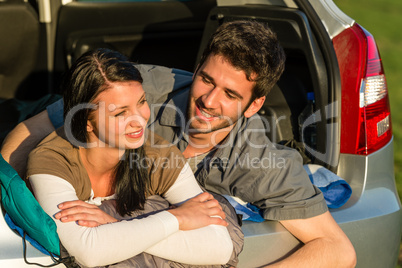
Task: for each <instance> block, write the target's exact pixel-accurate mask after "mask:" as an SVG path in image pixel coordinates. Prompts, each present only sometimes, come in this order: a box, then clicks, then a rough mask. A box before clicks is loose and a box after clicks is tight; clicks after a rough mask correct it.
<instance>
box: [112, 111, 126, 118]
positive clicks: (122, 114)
mask: <svg viewBox="0 0 402 268" xmlns="http://www.w3.org/2000/svg"><path fill="white" fill-rule="evenodd" d="M124 114H125V111H123V112H120V113H118V114H115V115H114V117H119V116H124Z"/></svg>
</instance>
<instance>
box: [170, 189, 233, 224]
mask: <svg viewBox="0 0 402 268" xmlns="http://www.w3.org/2000/svg"><path fill="white" fill-rule="evenodd" d="M168 211H169V212H170V213H172V214H173V215H174V216H176V218H177V220H178V221H179V229H180V230H193V229H197V228H201V227H205V226H208V225H211V224H216V225H223V226H227V225H228V223H227V222H226V221H225V220H224V219H225V218H226V216H225V213H224V212H223V211H222V207H221V206H220V205H219V202H218V201H217V200H215V199H214V197H213V196H212V195H211V194H209V193H207V192H205V193H202V194H199V195H197V196H196V197H194V198H192V199H190V200H188V201H186V202H185V203H183V204H182V205H181V206H179V207H177V208H174V209H170V210H168Z"/></svg>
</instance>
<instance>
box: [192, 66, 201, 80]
mask: <svg viewBox="0 0 402 268" xmlns="http://www.w3.org/2000/svg"><path fill="white" fill-rule="evenodd" d="M198 68H200V64H197V68H195V71H194V73H193V77H192V79H193V81H194V78H195V75H196V74H197V72H198Z"/></svg>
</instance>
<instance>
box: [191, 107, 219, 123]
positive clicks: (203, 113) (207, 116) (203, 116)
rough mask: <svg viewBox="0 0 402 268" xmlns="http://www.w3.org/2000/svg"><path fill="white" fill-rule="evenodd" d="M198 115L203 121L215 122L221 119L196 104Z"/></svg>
mask: <svg viewBox="0 0 402 268" xmlns="http://www.w3.org/2000/svg"><path fill="white" fill-rule="evenodd" d="M195 110H196V115H197V116H198V117H199V118H200V119H201V120H203V121H213V120H216V119H218V118H219V116H216V115H213V114H210V113H208V112H206V111H205V110H204V109H203V108H201V107H200V106H199V105H198V104H197V103H196V104H195Z"/></svg>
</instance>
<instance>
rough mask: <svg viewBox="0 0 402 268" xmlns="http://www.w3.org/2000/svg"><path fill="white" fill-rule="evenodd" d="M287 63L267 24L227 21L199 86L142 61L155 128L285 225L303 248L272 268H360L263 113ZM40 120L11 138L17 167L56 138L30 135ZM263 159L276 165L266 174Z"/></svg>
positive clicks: (225, 188)
mask: <svg viewBox="0 0 402 268" xmlns="http://www.w3.org/2000/svg"><path fill="white" fill-rule="evenodd" d="M284 61H285V56H284V52H283V50H282V48H281V47H280V45H279V42H278V40H277V38H276V35H275V34H274V33H273V32H272V31H271V30H270V29H269V28H268V27H267V26H265V25H264V24H261V23H258V22H252V21H237V22H232V23H225V24H223V25H222V26H221V27H220V28H218V30H217V31H216V33H215V34H214V35H213V36H212V37H211V39H210V42H209V43H208V45H207V48H206V49H205V51H204V53H203V56H202V58H201V61H200V63H199V65H198V67H197V69H196V71H195V73H194V75H193V77H192V84H191V89H189V88H188V86H190V83H191V77H190V76H189V75H188V73H185V72H180V71H177V70H173V71H171V70H170V69H167V68H160V67H152V66H144V65H139V66H138V68H139V69H140V71H141V74H142V76H143V79H144V81H145V82H144V84H143V86H144V89H145V91H146V92H147V99H148V102H149V104H150V106H151V109H153V112H154V117H153V118H151V120H150V124H149V128H150V129H152V130H153V131H155V132H156V133H158V134H160V135H162V136H163V137H164V138H165V139H167V140H168V141H170V142H172V143H173V144H175V145H176V146H177V147H178V148H179V149H180V150H181V151H182V152H183V155H184V156H185V157H186V158H187V159H188V161H189V163H190V165H191V166H192V168H193V171H194V173H195V175H196V178H197V180H198V182H199V183H200V185H201V186H203V187H204V188H205V189H207V190H209V191H212V192H216V193H220V194H226V195H231V196H236V197H237V198H240V199H241V200H243V201H245V202H250V203H252V204H253V205H256V206H257V207H258V208H260V210H261V211H262V215H263V216H264V218H265V219H268V220H277V221H279V222H280V223H281V224H282V225H283V226H284V227H285V228H286V229H287V230H289V231H290V232H291V233H292V234H293V235H294V236H295V237H296V238H298V239H299V240H300V241H302V242H303V243H304V246H303V247H301V248H300V249H299V250H297V251H296V252H295V253H293V254H292V255H290V256H289V257H287V258H286V259H283V260H281V261H278V262H276V263H273V264H270V265H272V267H274V266H278V267H280V266H286V267H332V266H334V267H349V266H354V265H355V262H356V256H355V252H354V249H353V246H352V244H351V243H350V241H349V239H348V238H347V237H346V235H345V234H344V233H343V232H342V230H341V229H340V228H339V226H338V225H337V224H336V222H335V221H334V219H333V218H332V216H331V214H330V213H329V212H328V209H327V207H326V204H325V201H324V199H323V195H322V193H321V192H320V191H319V190H318V189H317V188H316V187H314V186H313V185H311V183H310V181H309V178H308V176H307V174H306V172H305V171H304V169H303V166H302V161H301V157H300V155H298V153H297V152H296V151H294V150H291V149H284V148H282V149H281V148H278V147H277V146H276V145H274V144H273V143H271V142H270V141H269V139H268V138H267V137H266V135H264V133H263V132H264V131H263V130H264V126H263V124H262V121H261V119H260V118H259V117H258V115H256V113H257V111H258V110H259V109H260V108H261V107H262V105H263V103H264V101H265V96H266V95H267V93H268V91H269V90H270V89H271V88H272V87H273V85H274V84H275V83H276V82H277V80H278V79H279V77H280V75H281V74H282V72H283V68H284ZM172 88H173V91H172ZM186 100H187V101H186ZM53 109H57V105H53V106H52V107H49V108H48V112H49V116H50V118H51V119H52V121H53V122H55V121H57V120H58V119H57V116H55V114H57V113H55V112H54V111H52V110H53ZM41 118H42V119H41ZM58 118H59V119H60V112H59V117H58ZM38 120H46V121H47V123H48V124H47V125H46V126H43V123H41V127H42V131H41V132H50V131H48V130H52V129H53V128H52V127H51V126H49V117H48V115H47V114H46V113H43V114H40V115H38V116H37V117H36V118H32V119H30V120H28V121H26V122H25V123H23V124H20V125H19V126H17V128H16V129H14V130H13V132H12V133H11V134H10V135H9V136H8V137H7V139H6V141H5V144H4V147H3V149H2V154H3V156H4V158H5V159H6V160H8V161H10V163H11V164H12V165H14V164H15V161H14V160H15V159H19V161H21V159H23V158H21V157H20V156H17V155H18V151H19V148H18V150H15V148H17V147H18V144H23V146H28V147H30V148H31V147H33V146H34V145H35V144H36V143H37V142H38V141H39V140H40V139H41V138H43V137H44V136H45V135H46V134H48V133H41V134H40V135H37V134H35V135H29V133H28V132H29V131H37V130H30V129H32V126H34V125H36V124H37V122H38ZM56 124H57V123H56ZM55 126H57V125H55ZM45 130H46V131H45ZM16 136H17V137H18V138H16ZM32 136H35V137H32ZM39 136H40V137H39ZM26 137H28V138H27V139H26ZM30 148H29V149H30ZM14 151H16V152H14ZM23 151H26V148H25V149H23V150H22V151H20V152H23ZM11 152H14V153H13V155H11V156H10V154H11ZM14 155H16V156H17V157H14ZM264 160H269V161H270V163H275V164H272V165H270V166H269V167H268V168H266V167H264V166H263V163H264V162H263V161H264ZM14 166H15V165H14ZM21 170H22V171H21V172H23V169H21ZM267 254H269V253H267Z"/></svg>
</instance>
